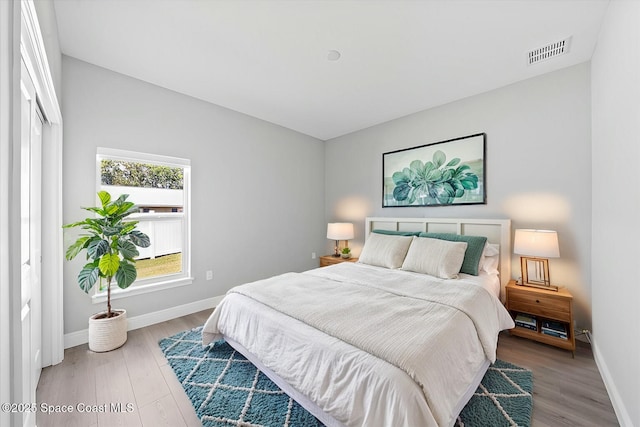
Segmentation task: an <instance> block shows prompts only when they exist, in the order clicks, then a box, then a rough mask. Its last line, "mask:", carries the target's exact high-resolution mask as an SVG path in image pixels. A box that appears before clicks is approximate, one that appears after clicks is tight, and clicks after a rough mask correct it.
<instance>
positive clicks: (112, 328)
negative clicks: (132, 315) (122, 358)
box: [89, 310, 127, 353]
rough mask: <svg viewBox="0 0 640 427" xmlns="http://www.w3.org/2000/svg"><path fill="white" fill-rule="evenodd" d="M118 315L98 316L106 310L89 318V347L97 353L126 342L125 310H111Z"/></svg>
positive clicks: (113, 348) (102, 314)
mask: <svg viewBox="0 0 640 427" xmlns="http://www.w3.org/2000/svg"><path fill="white" fill-rule="evenodd" d="M111 311H112V312H115V313H120V314H119V315H117V316H115V317H111V318H102V319H101V318H100V317H101V316H104V315H105V314H106V311H103V312H101V313H96V314H94V315H93V316H91V317H90V318H89V349H90V350H91V351H95V352H98V353H101V352H105V351H111V350H115V349H116V348H118V347H122V345H123V344H124V343H125V342H127V311H126V310H111Z"/></svg>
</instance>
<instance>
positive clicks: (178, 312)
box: [64, 295, 224, 349]
mask: <svg viewBox="0 0 640 427" xmlns="http://www.w3.org/2000/svg"><path fill="white" fill-rule="evenodd" d="M222 298H224V295H219V296H216V297H211V298H207V299H204V300H200V301H194V302H190V303H188V304H183V305H178V306H176V307H171V308H167V309H165V310H160V311H155V312H153V313H147V314H141V315H140V316H135V317H130V318H128V319H127V321H128V325H127V330H128V331H132V330H134V329H140V328H144V327H146V326H151V325H155V324H156V323H161V322H166V321H167V320H171V319H175V318H177V317H182V316H187V315H189V314H192V313H197V312H198V311H202V310H207V309H213V308H214V307H215V306H217V305H218V304H219V303H220V301H222ZM88 321H89V320H88V319H87V322H88ZM88 341H89V330H88V329H82V330H80V331H76V332H70V333H68V334H65V335H64V348H65V349H67V348H70V347H75V346H77V345H82V344H86V343H87V342H88Z"/></svg>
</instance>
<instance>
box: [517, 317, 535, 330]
mask: <svg viewBox="0 0 640 427" xmlns="http://www.w3.org/2000/svg"><path fill="white" fill-rule="evenodd" d="M514 323H515V324H516V326H519V327H521V328H526V329H531V330H533V331H537V330H538V320H537V319H536V318H535V317H533V316H529V315H528V314H524V313H518V315H517V316H516V318H515V320H514Z"/></svg>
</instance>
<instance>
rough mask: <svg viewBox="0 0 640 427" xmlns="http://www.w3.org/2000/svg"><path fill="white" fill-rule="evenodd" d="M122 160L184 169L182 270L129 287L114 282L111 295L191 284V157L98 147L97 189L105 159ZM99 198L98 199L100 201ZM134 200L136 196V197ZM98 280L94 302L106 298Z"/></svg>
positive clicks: (166, 216) (158, 216) (158, 217)
mask: <svg viewBox="0 0 640 427" xmlns="http://www.w3.org/2000/svg"><path fill="white" fill-rule="evenodd" d="M106 159H109V160H120V161H127V162H135V163H148V164H154V165H159V166H169V167H178V168H181V169H182V170H183V171H184V174H183V179H184V181H183V188H182V191H183V194H184V205H183V212H182V215H181V218H182V220H183V233H182V239H183V241H182V271H181V272H180V273H175V274H170V275H166V276H159V277H150V278H147V279H139V280H136V281H135V282H133V283H132V284H131V286H129V287H128V288H127V289H120V288H119V287H118V285H116V284H112V285H111V299H120V298H125V297H130V296H134V295H141V294H146V293H149V292H156V291H160V290H164V289H171V288H176V287H178V286H185V285H190V284H191V283H193V277H192V276H191V161H190V160H189V159H181V158H178V157H169V156H161V155H158V154H149V153H139V152H135V151H128V150H118V149H114V148H104V147H98V150H97V155H96V188H97V190H96V193H97V192H98V191H100V190H101V180H102V174H101V168H100V164H101V162H102V160H106ZM99 202H100V201H99V199H98V198H96V203H99ZM134 202H135V200H134ZM130 218H131V219H141V218H144V219H145V220H148V219H150V220H152V221H163V220H167V219H172V220H174V219H176V214H175V213H171V214H162V213H144V214H132V215H131V217H130ZM98 285H99V284H96V286H95V291H94V294H93V295H92V296H91V300H92V302H93V303H94V304H98V303H103V302H105V301H106V300H107V290H106V289H105V290H103V291H100V286H98Z"/></svg>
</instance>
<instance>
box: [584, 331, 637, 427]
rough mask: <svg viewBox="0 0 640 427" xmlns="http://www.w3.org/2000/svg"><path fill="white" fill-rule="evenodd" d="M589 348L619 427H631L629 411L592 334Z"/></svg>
mask: <svg viewBox="0 0 640 427" xmlns="http://www.w3.org/2000/svg"><path fill="white" fill-rule="evenodd" d="M591 350H592V351H593V359H594V360H595V361H596V366H597V367H598V370H599V371H600V376H601V377H602V381H603V382H604V386H605V388H606V389H607V393H609V399H611V404H612V405H613V410H614V411H615V413H616V417H618V423H620V426H621V427H633V423H632V422H631V416H630V415H629V412H628V411H627V408H626V406H625V404H624V402H623V401H622V398H621V397H620V393H619V392H618V388H617V387H616V385H615V383H614V382H613V379H612V378H611V372H610V371H609V368H608V367H607V364H606V363H605V361H604V359H603V358H602V355H601V354H600V350H599V349H598V345H597V343H596V339H595V337H594V336H593V335H592V336H591Z"/></svg>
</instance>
